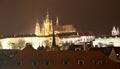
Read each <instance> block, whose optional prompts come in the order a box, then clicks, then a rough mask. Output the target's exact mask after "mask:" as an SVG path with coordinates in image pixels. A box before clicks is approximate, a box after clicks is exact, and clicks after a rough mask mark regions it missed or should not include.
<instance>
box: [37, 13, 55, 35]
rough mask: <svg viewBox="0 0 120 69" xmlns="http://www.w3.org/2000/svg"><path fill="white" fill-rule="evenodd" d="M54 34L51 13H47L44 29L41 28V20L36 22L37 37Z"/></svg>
mask: <svg viewBox="0 0 120 69" xmlns="http://www.w3.org/2000/svg"><path fill="white" fill-rule="evenodd" d="M52 32H53V23H52V20H50V19H49V13H48V12H47V15H46V19H45V20H43V27H41V28H40V25H39V20H38V19H37V20H36V27H35V35H36V36H42V35H44V36H47V35H50V34H52Z"/></svg>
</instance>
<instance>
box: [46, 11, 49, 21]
mask: <svg viewBox="0 0 120 69" xmlns="http://www.w3.org/2000/svg"><path fill="white" fill-rule="evenodd" d="M46 19H47V20H49V11H48V10H47V15H46Z"/></svg>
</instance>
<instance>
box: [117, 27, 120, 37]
mask: <svg viewBox="0 0 120 69" xmlns="http://www.w3.org/2000/svg"><path fill="white" fill-rule="evenodd" d="M119 34H120V33H119V27H117V35H119Z"/></svg>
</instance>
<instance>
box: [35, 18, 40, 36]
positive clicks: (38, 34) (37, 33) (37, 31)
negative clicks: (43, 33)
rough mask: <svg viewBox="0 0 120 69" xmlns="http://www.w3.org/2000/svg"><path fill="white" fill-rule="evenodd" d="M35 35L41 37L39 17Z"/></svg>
mask: <svg viewBox="0 0 120 69" xmlns="http://www.w3.org/2000/svg"><path fill="white" fill-rule="evenodd" d="M35 35H37V36H40V25H39V20H38V17H37V18H36V26H35Z"/></svg>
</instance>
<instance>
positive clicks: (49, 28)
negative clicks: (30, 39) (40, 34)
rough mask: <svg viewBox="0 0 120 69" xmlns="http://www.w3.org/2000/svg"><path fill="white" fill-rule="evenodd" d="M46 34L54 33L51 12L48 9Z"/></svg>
mask: <svg viewBox="0 0 120 69" xmlns="http://www.w3.org/2000/svg"><path fill="white" fill-rule="evenodd" d="M44 31H45V35H49V34H52V20H50V19H49V13H48V11H47V15H46V19H45V20H44Z"/></svg>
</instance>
